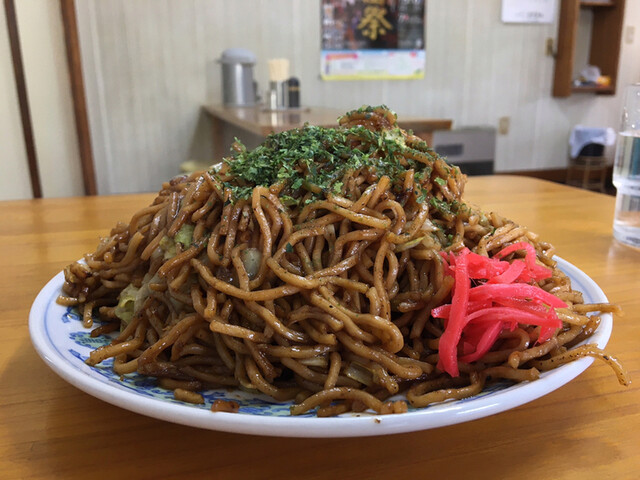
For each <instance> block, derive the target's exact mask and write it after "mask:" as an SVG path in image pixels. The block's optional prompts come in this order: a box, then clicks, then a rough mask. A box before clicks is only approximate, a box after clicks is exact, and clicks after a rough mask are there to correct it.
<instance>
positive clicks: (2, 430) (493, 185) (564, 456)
mask: <svg viewBox="0 0 640 480" xmlns="http://www.w3.org/2000/svg"><path fill="white" fill-rule="evenodd" d="M466 197H467V198H468V199H469V200H471V201H473V202H475V203H478V204H480V205H482V206H484V207H485V208H486V209H488V210H496V211H498V212H500V213H502V214H504V215H505V216H507V217H511V218H512V219H513V220H515V221H518V222H520V223H522V224H525V225H528V226H529V227H530V228H531V229H532V230H534V231H536V232H538V233H539V234H541V236H542V237H543V238H544V239H546V240H549V241H551V242H552V243H554V244H555V245H556V247H557V253H558V254H559V255H560V256H562V257H564V258H565V259H566V260H568V261H569V262H571V263H573V264H575V265H577V266H579V267H580V268H581V269H582V270H584V271H585V272H586V273H587V274H588V275H590V276H591V277H592V278H593V279H595V281H596V282H597V283H598V284H599V285H600V286H601V287H602V288H603V290H604V291H605V293H606V294H607V295H608V297H609V299H610V300H611V301H613V302H617V303H619V304H621V305H622V307H623V309H624V310H625V312H626V315H625V316H624V317H621V318H616V319H615V322H614V328H613V334H612V336H611V340H610V342H609V345H608V347H607V349H608V350H609V351H610V352H611V353H614V354H616V355H617V356H619V358H620V360H621V361H622V362H623V363H624V364H625V366H626V367H627V369H628V370H629V373H630V375H631V377H632V379H633V380H634V382H640V348H638V345H639V340H638V339H639V338H640V294H639V293H638V292H640V252H638V251H636V250H632V249H630V248H627V247H624V246H622V245H619V244H617V243H616V242H615V241H614V240H613V239H612V236H611V222H612V215H613V207H614V199H613V197H608V196H605V195H602V194H597V193H592V192H587V191H584V190H578V189H574V188H569V187H564V186H561V185H557V184H552V183H548V182H544V181H541V180H536V179H532V178H524V177H505V176H493V177H474V178H472V179H471V180H470V181H469V184H468V186H467V194H466ZM151 198H152V196H151V195H125V196H110V197H87V198H71V199H48V200H32V201H16V202H2V203H0V218H2V220H3V221H2V222H1V223H0V264H1V265H2V272H3V275H2V277H0V292H2V302H0V318H1V319H2V321H1V323H0V376H1V377H0V472H1V473H0V477H1V478H3V479H10V478H23V479H31V478H65V479H67V478H83V479H86V478H116V479H128V478H136V479H143V478H153V479H159V478H163V479H166V478H274V479H294V478H295V479H300V478H339V479H347V478H353V479H365V478H367V479H369V478H384V479H390V478H405V479H408V478H437V479H453V478H474V479H484V478H486V479H511V478H517V479H518V480H524V479H536V480H540V479H546V478H553V479H580V480H583V479H592V478H597V479H609V478H612V479H613V478H615V479H632V478H638V466H639V465H640V449H639V448H638V446H639V445H640V389H639V388H638V383H633V384H632V386H631V387H629V388H624V387H621V386H620V385H619V384H618V382H617V381H616V378H615V375H614V374H613V372H612V371H611V370H610V369H609V368H608V367H606V366H605V365H603V364H601V363H599V362H596V364H594V365H593V366H592V367H590V368H589V369H588V370H587V371H586V372H585V373H583V374H582V375H580V376H579V377H578V378H577V379H575V380H574V381H572V382H570V383H569V384H567V385H565V386H564V387H562V388H560V389H558V390H556V391H555V392H552V393H550V394H549V395H547V396H545V397H543V398H541V399H538V400H536V401H534V402H531V403H529V404H526V405H524V406H521V407H519V408H516V409H513V410H511V411H508V412H504V413H501V414H498V415H494V416H492V417H487V418H484V419H480V420H476V421H473V422H469V423H463V424H458V425H455V426H451V427H444V428H439V429H435V430H428V431H422V432H414V433H409V434H400V435H392V436H381V437H368V438H356V439H315V440H314V439H299V438H295V439H291V438H268V437H256V436H249V435H237V434H229V433H220V432H214V431H206V430H200V429H196V428H190V427H184V426H180V425H174V424H171V423H168V422H163V421H160V420H155V419H152V418H148V417H145V416H143V415H138V414H135V413H131V412H129V411H127V410H123V409H120V408H117V407H114V406H111V405H109V404H107V403H104V402H102V401H100V400H97V399H95V398H93V397H91V396H89V395H87V394H85V393H83V392H81V391H80V390H78V389H76V388H75V387H73V386H71V385H69V384H68V383H66V382H65V381H64V380H62V379H61V378H59V377H58V376H57V375H56V374H55V373H53V372H52V371H51V370H50V369H49V368H48V367H47V366H46V365H45V363H44V362H43V361H42V360H41V359H40V358H39V357H38V355H37V354H36V352H35V351H34V349H33V347H32V346H31V342H30V340H29V335H28V330H27V317H28V312H29V308H30V306H31V302H32V301H33V299H34V297H35V296H36V294H37V293H38V291H39V290H40V289H41V288H42V287H43V286H44V284H45V283H46V282H47V281H48V280H49V279H50V278H51V277H52V276H54V275H55V274H56V273H57V272H58V271H60V270H61V269H62V268H63V267H64V266H65V265H66V264H68V263H69V262H71V261H73V260H75V259H77V258H79V257H80V256H81V254H82V253H83V252H85V251H90V250H93V249H94V248H95V246H96V244H97V242H98V237H99V236H100V235H105V234H107V233H108V230H109V229H110V227H111V226H112V225H113V224H114V223H115V222H116V221H118V220H122V221H128V220H129V218H130V217H131V215H132V213H133V212H134V211H135V210H137V209H138V208H141V207H142V206H144V205H146V204H147V203H148V202H149V201H150V200H151Z"/></svg>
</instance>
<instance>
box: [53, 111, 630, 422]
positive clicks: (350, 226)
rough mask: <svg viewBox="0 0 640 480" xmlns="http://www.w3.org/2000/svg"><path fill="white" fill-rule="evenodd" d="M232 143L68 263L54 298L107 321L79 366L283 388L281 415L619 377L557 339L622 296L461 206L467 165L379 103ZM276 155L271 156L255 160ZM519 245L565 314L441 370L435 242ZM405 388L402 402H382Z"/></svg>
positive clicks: (572, 340) (442, 278) (590, 352)
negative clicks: (217, 164)
mask: <svg viewBox="0 0 640 480" xmlns="http://www.w3.org/2000/svg"><path fill="white" fill-rule="evenodd" d="M311 137H312V138H313V139H314V142H315V143H311V144H309V145H307V144H305V143H304V142H305V139H308V138H311ZM327 138H328V139H327ZM286 142H289V143H287V144H286V145H287V147H286V148H285V147H284V146H283V145H284V144H285V143H286ZM296 142H297V143H296ZM336 145H337V146H338V147H340V148H337V147H336ZM234 148H235V152H234V156H233V157H232V158H229V159H226V160H225V162H224V164H223V165H222V167H221V169H219V170H217V169H211V170H209V171H205V172H198V173H195V174H192V175H190V176H182V177H179V178H175V179H173V180H171V181H170V182H167V183H165V184H164V185H163V187H162V190H161V191H160V192H159V194H158V196H157V197H156V198H155V200H154V201H153V203H152V205H150V206H149V207H147V208H144V209H142V210H141V211H139V212H137V213H136V214H135V215H134V216H133V218H132V219H131V221H130V222H129V223H128V224H118V225H117V226H116V227H115V228H114V229H113V230H112V231H111V234H110V236H109V237H108V238H105V239H103V240H102V241H101V243H100V245H99V246H98V247H97V249H96V251H95V252H93V253H91V254H88V255H86V256H85V259H84V262H76V263H73V264H71V265H69V266H68V267H66V269H65V282H64V286H63V293H62V295H61V296H60V298H59V302H60V303H62V304H65V305H77V308H78V309H79V311H80V314H81V315H82V318H83V323H84V325H85V326H86V327H90V326H91V325H92V324H93V322H94V321H93V319H94V317H95V319H96V324H97V327H98V328H97V330H98V331H97V333H96V334H101V333H109V332H112V331H118V332H119V333H118V334H117V336H116V337H115V338H114V339H113V341H112V342H111V343H110V344H109V345H106V346H104V347H100V348H98V349H97V350H95V351H94V352H92V353H91V355H90V357H89V359H88V360H87V363H88V364H89V365H96V364H98V363H100V362H102V361H104V360H106V359H108V358H114V370H115V371H116V372H117V373H119V374H127V373H132V372H138V373H139V374H142V375H147V376H151V377H156V378H158V379H159V384H160V385H161V386H163V387H165V388H170V389H173V390H175V397H176V398H177V399H182V400H184V401H187V402H191V403H202V401H203V399H202V397H201V396H200V395H198V394H197V392H201V391H203V390H205V389H209V388H220V387H232V388H238V389H242V390H247V391H252V392H256V391H259V392H261V393H263V394H266V395H268V396H270V397H272V398H274V399H276V400H279V401H285V400H293V401H294V402H295V404H294V406H293V407H292V409H291V412H292V414H294V415H297V414H302V413H305V412H308V411H310V410H313V409H317V410H316V412H317V414H318V415H336V414H340V413H344V412H348V411H355V412H357V411H364V410H368V409H369V410H373V411H375V412H377V413H378V414H384V413H402V412H405V411H407V403H406V401H408V402H409V404H411V405H412V406H416V407H422V406H425V405H428V404H430V403H433V402H440V401H444V400H447V399H459V398H464V397H467V396H471V395H475V394H477V393H478V392H480V391H481V390H482V389H483V388H484V386H485V385H486V383H487V382H490V381H495V380H496V379H507V380H510V381H525V380H529V381H530V380H535V379H536V378H538V376H539V373H540V371H543V370H547V369H550V368H554V367H556V366H558V365H561V364H563V363H566V362H567V361H571V360H574V359H575V358H578V357H582V356H595V357H599V358H603V359H604V360H605V361H607V362H608V363H610V364H611V365H612V367H614V369H615V370H616V372H617V373H618V376H619V378H620V379H621V382H626V381H627V380H626V377H625V374H624V372H623V370H622V368H621V367H620V366H619V364H618V362H617V361H615V359H612V357H611V356H609V355H605V354H603V353H602V352H601V351H600V350H599V349H598V348H597V347H596V346H594V345H584V346H581V347H579V348H577V349H575V350H567V349H568V348H570V347H572V346H574V345H575V344H576V343H578V342H580V341H582V340H584V339H585V338H587V337H588V336H589V335H591V334H592V333H593V332H594V331H595V329H596V328H597V325H598V324H599V317H598V316H597V315H593V312H592V310H594V309H595V310H596V311H597V312H608V311H617V307H615V306H611V305H596V306H594V307H593V308H590V307H589V306H588V305H584V304H583V300H582V295H581V294H580V292H577V291H574V290H572V288H571V284H570V280H569V279H568V277H567V276H566V275H564V274H563V273H562V272H561V271H560V270H558V269H557V268H556V266H555V262H554V261H553V260H552V258H551V257H552V255H553V252H554V250H553V247H552V246H551V245H550V244H548V243H546V242H544V241H541V240H540V239H539V238H538V236H537V235H535V234H534V233H532V232H530V231H529V230H527V229H526V228H525V227H522V226H520V225H516V224H515V223H513V222H511V221H509V220H507V219H504V218H502V217H500V216H499V215H497V214H495V213H485V212H483V211H481V210H480V209H478V208H476V207H474V206H472V205H469V204H467V203H465V202H464V201H463V200H462V193H463V188H464V184H465V181H466V178H465V176H464V175H462V174H461V172H460V170H459V169H458V168H457V167H453V166H450V165H448V164H447V163H446V162H445V161H444V160H443V159H442V158H440V157H439V156H438V155H437V154H435V152H434V151H433V150H432V149H430V148H429V147H428V146H427V145H426V143H425V142H423V141H422V140H421V139H420V138H418V137H416V136H414V135H412V134H411V133H409V132H405V131H403V130H401V129H399V128H398V126H397V124H396V119H395V115H394V114H393V113H392V112H390V111H389V110H388V109H386V108H384V107H376V108H366V109H360V110H357V111H354V112H350V113H349V114H347V115H345V116H344V117H342V118H341V119H340V125H339V126H338V127H337V128H335V129H321V128H319V127H310V126H305V127H303V128H301V129H298V130H295V131H292V132H285V134H278V135H273V136H271V137H269V138H268V139H267V141H266V142H265V144H264V146H263V147H259V149H260V148H262V149H263V150H262V153H260V152H261V151H260V150H259V149H258V152H257V154H256V155H257V156H254V157H250V156H248V154H247V152H246V151H245V150H244V149H243V147H242V146H240V145H239V144H236V145H235V146H234ZM268 148H270V150H269V149H268ZM287 149H288V150H287ZM274 152H275V153H277V154H278V155H280V157H281V158H278V159H275V160H274V159H273V158H272V159H271V160H272V163H270V164H269V163H268V164H265V165H266V167H264V168H262V170H261V171H252V170H251V169H252V168H253V170H259V168H258V166H259V165H258V160H259V159H260V158H262V160H264V158H263V157H265V158H266V157H268V156H269V155H271V157H273V155H274ZM327 152H329V153H327ZM260 155H262V157H260ZM354 158H357V159H358V161H357V162H356V161H354V160H353V159H354ZM256 159H258V160H256ZM268 160H269V159H268V158H267V161H268ZM252 162H253V163H252ZM240 167H243V168H245V171H244V174H243V173H242V172H241V171H240ZM265 169H266V170H265ZM269 169H270V170H269ZM274 172H275V173H274ZM318 172H320V173H318ZM287 175H288V176H287ZM323 175H324V176H323ZM259 178H264V179H265V180H264V182H263V183H261V182H260V181H259ZM318 178H324V179H327V178H330V180H331V181H330V182H329V183H326V184H318V183H314V179H318ZM515 242H528V243H530V244H532V245H533V246H534V247H535V250H536V256H537V261H538V262H539V263H541V264H543V265H545V266H548V267H550V268H552V269H553V276H552V277H551V278H549V279H546V280H543V281H542V282H540V287H542V288H543V289H544V290H546V291H548V292H550V293H553V294H554V295H556V296H558V297H559V298H561V299H562V300H564V301H565V302H566V303H567V304H568V305H569V308H567V309H563V311H562V312H559V315H560V316H561V318H562V320H563V327H562V328H561V329H559V330H558V331H557V332H556V334H555V335H554V336H553V337H552V338H551V339H550V340H549V341H547V342H545V343H543V344H541V345H536V344H535V340H536V339H537V337H538V330H537V329H536V327H531V326H529V327H528V326H520V327H519V328H517V329H516V330H514V331H504V332H502V333H501V334H500V336H499V338H498V341H497V342H496V344H495V345H494V347H493V348H492V349H491V351H490V352H488V353H487V354H486V355H485V356H484V357H483V358H481V359H480V360H478V361H475V362H471V363H464V362H461V361H459V369H460V376H458V377H456V378H452V377H450V376H449V375H448V374H446V373H443V372H442V371H440V370H439V369H438V368H437V363H438V340H439V337H440V336H441V335H442V333H443V329H444V324H443V320H441V319H434V318H432V317H431V316H430V312H431V310H432V309H433V308H435V307H437V306H439V305H442V304H443V303H446V302H449V301H451V289H452V286H453V280H452V278H451V277H450V276H446V275H445V274H444V269H443V261H442V258H441V256H440V255H439V252H441V251H446V252H449V251H453V252H456V251H458V250H460V249H462V248H463V247H467V248H469V249H470V250H471V251H473V252H475V253H478V254H480V255H484V256H490V257H491V256H492V255H494V254H495V253H497V252H498V251H500V250H501V249H502V248H503V247H505V246H508V245H510V244H513V243H515ZM514 255H515V256H517V254H514ZM587 314H589V315H587ZM402 392H404V393H405V396H404V398H406V401H405V400H390V398H391V397H392V396H394V395H396V394H398V393H402ZM213 410H214V411H215V410H222V411H224V410H226V411H237V405H235V406H228V405H226V404H225V405H222V404H221V403H220V404H216V405H214V407H213Z"/></svg>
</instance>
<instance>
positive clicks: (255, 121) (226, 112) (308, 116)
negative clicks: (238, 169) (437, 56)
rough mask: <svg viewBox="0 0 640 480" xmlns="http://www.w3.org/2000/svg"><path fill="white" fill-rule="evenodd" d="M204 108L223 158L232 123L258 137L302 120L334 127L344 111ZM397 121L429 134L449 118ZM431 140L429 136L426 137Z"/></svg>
mask: <svg viewBox="0 0 640 480" xmlns="http://www.w3.org/2000/svg"><path fill="white" fill-rule="evenodd" d="M204 109H205V111H206V112H207V113H208V114H209V116H210V117H211V119H212V122H213V129H212V132H213V139H214V158H216V159H218V158H222V157H223V156H224V155H225V154H226V153H227V151H228V145H224V130H225V128H227V127H228V126H229V125H233V126H234V127H237V128H239V129H241V130H244V131H246V132H249V133H252V134H254V135H257V136H259V137H263V138H264V137H266V136H267V135H269V134H270V133H279V132H284V131H285V130H290V129H292V128H297V127H301V126H302V125H304V124H305V123H309V124H310V125H318V126H321V127H335V126H336V125H337V124H338V117H340V116H341V115H344V114H345V112H344V111H343V110H340V109H336V108H326V107H303V108H300V109H298V110H282V111H277V110H265V109H264V108H262V107H259V106H258V107H227V106H220V105H213V106H206V107H204ZM398 124H399V125H400V126H401V127H402V128H404V129H410V130H413V131H414V132H415V133H416V134H418V135H420V136H422V137H428V136H429V135H430V134H431V132H433V131H434V130H450V129H451V124H452V121H451V120H449V119H429V118H417V117H406V116H405V117H402V116H400V117H399V118H398ZM425 140H427V143H430V141H429V140H430V139H429V138H425Z"/></svg>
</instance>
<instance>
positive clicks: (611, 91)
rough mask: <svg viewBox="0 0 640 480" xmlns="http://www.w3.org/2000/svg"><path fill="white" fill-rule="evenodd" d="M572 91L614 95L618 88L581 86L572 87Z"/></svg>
mask: <svg viewBox="0 0 640 480" xmlns="http://www.w3.org/2000/svg"><path fill="white" fill-rule="evenodd" d="M571 91H572V92H573V93H600V94H603V95H613V94H615V93H616V89H615V88H613V87H611V86H609V87H597V86H580V87H575V86H574V87H571Z"/></svg>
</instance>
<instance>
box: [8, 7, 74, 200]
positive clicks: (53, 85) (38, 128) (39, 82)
mask: <svg viewBox="0 0 640 480" xmlns="http://www.w3.org/2000/svg"><path fill="white" fill-rule="evenodd" d="M16 16H17V18H18V28H19V30H20V45H21V47H22V60H23V62H24V70H25V77H26V83H27V93H28V96H29V106H30V109H31V120H32V125H33V136H34V142H35V148H36V154H37V156H38V165H39V167H40V177H41V182H42V194H43V196H44V197H64V196H70V195H83V194H84V186H83V183H82V172H81V170H80V154H79V150H78V141H77V136H76V131H75V123H74V117H73V103H72V98H71V89H70V84H69V70H68V67H67V57H66V52H65V44H64V30H63V26H62V17H61V14H60V2H58V1H52V0H28V1H25V0H22V1H17V2H16Z"/></svg>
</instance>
